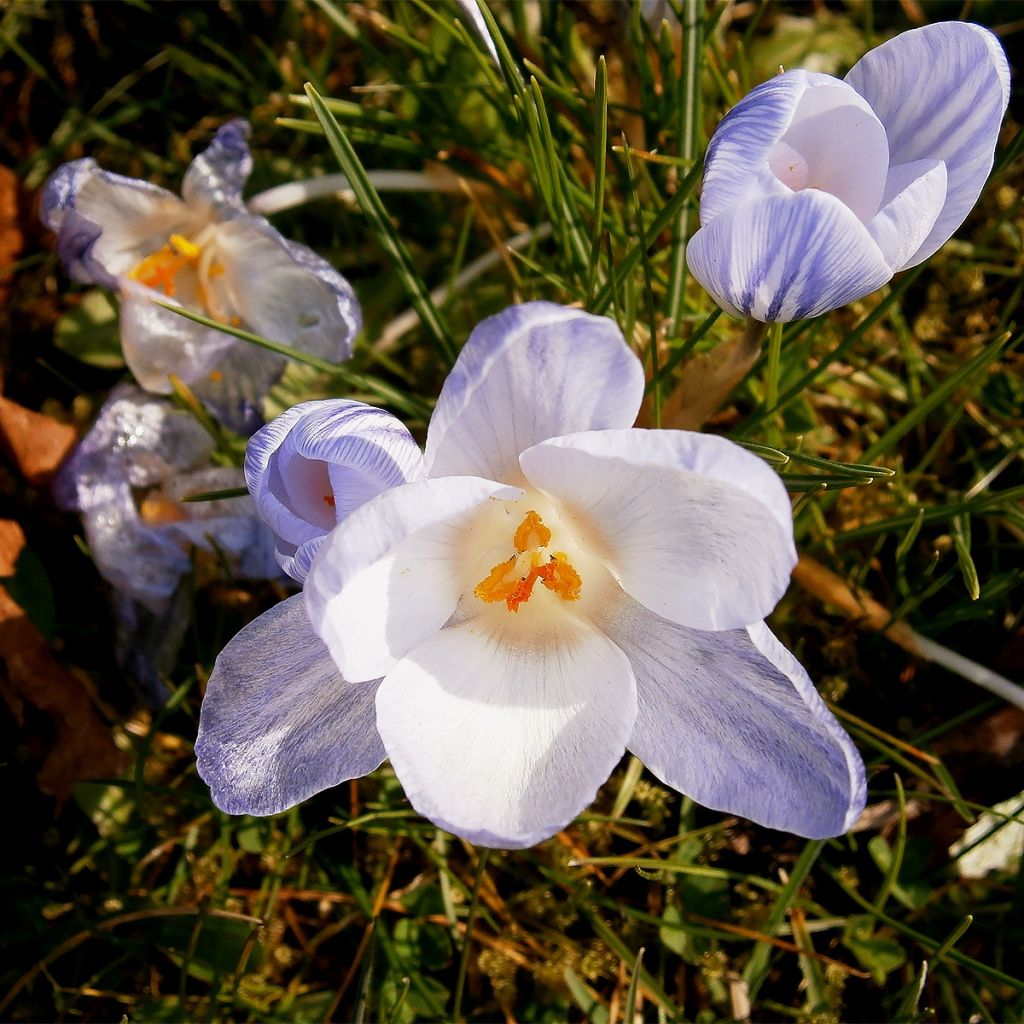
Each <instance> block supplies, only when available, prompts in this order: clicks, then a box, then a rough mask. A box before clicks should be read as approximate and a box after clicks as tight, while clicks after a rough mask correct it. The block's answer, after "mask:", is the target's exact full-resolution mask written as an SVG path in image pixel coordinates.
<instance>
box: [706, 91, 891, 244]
mask: <svg viewBox="0 0 1024 1024" xmlns="http://www.w3.org/2000/svg"><path fill="white" fill-rule="evenodd" d="M888 162H889V158H888V145H887V143H886V138H885V130H884V129H883V128H882V125H881V123H880V122H879V120H878V118H877V117H875V115H874V113H873V112H872V110H871V107H870V106H869V105H868V104H867V103H866V102H865V100H864V99H863V97H861V96H860V95H859V94H858V93H857V92H856V90H854V89H852V88H850V87H849V86H848V85H846V84H845V83H844V82H841V81H839V80H838V79H836V78H833V77H832V76H831V75H821V74H815V73H813V72H808V71H787V72H786V73H785V74H782V75H777V76H776V77H774V78H772V79H770V80H769V81H767V82H765V83H764V84H763V85H759V86H758V87H757V88H755V89H753V90H752V91H751V92H750V93H748V94H747V95H746V96H745V97H744V98H743V99H742V100H740V102H739V103H738V104H737V105H736V106H735V107H733V109H732V110H731V111H729V113H728V114H727V115H726V116H725V118H724V119H723V120H722V122H721V124H720V125H719V126H718V128H717V129H716V131H715V134H714V136H713V137H712V139H711V143H710V145H709V146H708V153H707V157H706V159H705V162H704V181H703V189H702V192H701V201H700V219H701V224H702V225H706V224H708V223H710V222H711V221H712V220H713V219H714V218H715V217H718V216H720V215H721V214H723V213H725V212H726V211H727V210H730V209H732V208H734V207H736V206H738V205H740V204H742V203H745V202H747V201H749V200H751V199H756V198H760V197H763V196H768V195H783V194H788V193H789V192H790V191H797V190H799V189H804V188H817V189H821V190H823V191H826V192H830V193H832V194H833V195H835V196H837V197H838V198H839V199H841V200H842V201H843V202H844V203H845V204H846V205H847V206H848V207H849V208H850V209H851V210H852V211H853V213H854V214H855V215H856V216H857V217H858V218H859V219H861V220H867V219H869V218H870V217H871V216H873V215H874V213H875V212H876V211H877V209H878V206H879V203H880V201H881V198H882V191H883V189H884V188H885V175H886V169H887V167H888Z"/></svg>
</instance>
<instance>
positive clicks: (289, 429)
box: [245, 399, 423, 579]
mask: <svg viewBox="0 0 1024 1024" xmlns="http://www.w3.org/2000/svg"><path fill="white" fill-rule="evenodd" d="M422 461H423V457H422V455H421V453H420V450H419V447H418V446H417V444H416V442H415V441H414V440H413V437H412V435H411V434H410V433H409V431H408V430H407V429H406V428H405V426H404V425H403V424H402V423H401V422H400V421H399V420H398V419H396V418H395V417H394V416H392V415H391V414H390V413H388V412H385V411H384V410H383V409H376V408H374V407H373V406H370V405H366V404H365V403H363V402H355V401H351V400H348V399H329V400H326V401H316V402H304V403H302V404H300V405H296V406H293V407H292V408H291V409H288V410H287V411H286V412H284V413H283V414H282V415H280V416H278V417H277V418H276V419H275V420H273V421H272V422H271V423H269V424H267V426H265V427H263V428H262V429H261V430H260V431H259V432H258V433H256V434H255V435H254V436H253V437H251V438H250V439H249V443H248V446H247V448H246V456H245V475H246V483H247V485H248V487H249V490H250V492H251V493H252V495H253V496H254V497H255V498H256V502H257V506H258V508H259V511H260V515H261V516H262V517H263V518H264V519H265V520H266V522H267V523H268V524H269V525H270V527H271V528H272V529H273V530H274V532H275V533H276V534H278V535H279V537H280V538H281V539H282V540H283V541H284V545H283V546H282V552H281V554H282V557H284V558H285V559H286V560H287V563H288V564H287V566H286V568H287V569H288V571H292V570H296V571H298V570H297V567H296V565H295V561H294V555H295V550H296V548H298V547H300V546H302V545H304V544H306V543H307V542H309V541H313V540H316V539H318V538H322V537H323V536H325V535H326V533H327V532H328V531H329V530H330V529H331V528H332V527H333V526H334V525H335V524H336V523H338V522H340V521H341V520H342V519H344V518H345V517H346V516H348V515H349V514H350V513H352V512H354V511H355V510H356V509H357V508H359V507H360V506H361V505H364V504H365V503H366V502H367V501H369V500H370V498H373V497H376V495H378V494H379V493H380V492H381V491H384V490H386V489H387V488H389V487H395V486H397V485H398V484H402V483H406V482H408V481H409V480H411V479H414V478H416V477H418V476H419V475H420V472H421V465H422ZM282 564H283V565H284V563H282ZM296 578H298V579H301V578H302V577H301V576H299V577H296Z"/></svg>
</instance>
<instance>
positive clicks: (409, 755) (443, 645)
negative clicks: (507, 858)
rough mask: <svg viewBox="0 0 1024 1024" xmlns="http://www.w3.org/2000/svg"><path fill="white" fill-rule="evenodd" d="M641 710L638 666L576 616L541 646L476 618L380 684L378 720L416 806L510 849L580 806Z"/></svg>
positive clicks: (559, 824) (424, 647) (460, 831)
mask: <svg viewBox="0 0 1024 1024" xmlns="http://www.w3.org/2000/svg"><path fill="white" fill-rule="evenodd" d="M635 717H636V689H635V686H634V683H633V675H632V671H631V669H630V667H629V662H628V661H627V660H626V658H625V657H624V656H623V654H622V652H621V651H620V650H619V649H618V648H617V647H616V646H615V645H614V644H613V643H611V642H610V641H609V640H608V639H607V638H606V637H605V636H604V635H603V634H602V633H600V632H599V631H597V630H596V629H594V627H593V626H591V625H590V624H589V623H588V622H587V621H586V620H585V619H582V618H580V617H574V616H565V617H564V618H563V619H562V620H561V622H560V628H559V629H558V631H557V632H553V633H552V634H551V635H548V636H537V637H536V638H535V639H534V642H533V643H517V642H515V641H513V640H510V639H509V638H507V637H505V636H503V635H502V634H501V633H500V632H489V631H487V630H481V629H478V628H477V625H476V624H475V623H474V622H468V623H464V624H463V625H461V626H455V627H452V628H449V629H445V630H443V631H442V632H440V633H437V634H435V635H434V636H433V637H431V638H430V639H429V640H427V641H425V642H424V643H423V644H421V645H419V646H418V647H416V648H415V649H414V650H413V651H411V652H410V653H409V654H408V655H407V656H406V657H405V658H404V659H403V660H402V661H400V662H399V663H398V664H397V665H395V667H394V668H393V669H391V671H390V672H388V674H387V676H386V677H385V679H384V681H383V682H382V683H381V686H380V689H379V690H378V691H377V727H378V729H379V730H380V734H381V737H382V739H383V740H384V746H385V748H386V750H387V752H388V757H390V758H391V763H392V765H393V766H394V769H395V773H396V774H397V775H398V778H399V780H400V781H401V783H402V785H403V786H404V787H405V792H406V795H407V796H408V797H409V800H410V801H411V802H412V805H413V807H415V808H416V810H417V811H419V812H420V814H423V815H424V816H425V817H427V818H430V820H431V821H433V822H435V823H436V824H437V825H440V826H441V827H442V828H445V829H447V830H448V831H450V832H454V833H456V834H457V835H460V836H463V837H464V838H466V839H469V840H470V841H471V842H474V843H479V844H481V845H483V846H497V847H502V848H516V847H523V846H531V845H532V844H534V843H538V842H540V841H541V840H543V839H546V838H547V837H548V836H550V835H553V834H554V833H555V832H557V831H559V830H560V829H562V828H564V827H565V826H566V825H567V824H568V823H569V822H570V821H571V820H572V819H573V818H574V817H575V816H576V815H577V814H579V812H580V811H581V810H583V809H584V808H585V807H586V806H587V805H588V804H589V803H590V802H591V801H592V800H593V799H594V795H595V793H596V792H597V789H598V787H599V786H600V785H601V784H602V783H603V782H604V781H605V779H606V778H607V777H608V775H609V773H610V772H611V770H612V769H613V768H614V767H615V765H616V764H617V763H618V761H619V758H620V757H621V756H622V754H623V751H624V749H625V745H626V740H627V739H628V737H629V735H630V732H631V731H632V726H633V721H634V719H635Z"/></svg>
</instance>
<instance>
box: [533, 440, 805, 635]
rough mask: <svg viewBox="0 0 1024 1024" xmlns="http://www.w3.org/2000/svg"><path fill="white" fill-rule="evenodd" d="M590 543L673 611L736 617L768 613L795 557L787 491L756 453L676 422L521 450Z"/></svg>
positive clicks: (716, 625) (724, 625) (684, 619)
mask: <svg viewBox="0 0 1024 1024" xmlns="http://www.w3.org/2000/svg"><path fill="white" fill-rule="evenodd" d="M521 463H522V467H523V472H524V473H525V475H526V477H527V479H528V480H529V481H530V483H531V484H533V485H534V486H535V487H537V488H539V489H540V490H542V491H543V492H544V493H545V494H546V495H548V496H549V497H550V498H552V499H553V500H554V501H556V502H557V503H558V507H559V512H560V515H561V516H562V519H563V521H565V522H566V523H567V524H571V526H572V528H574V530H575V531H576V533H577V538H578V541H577V542H578V543H579V544H580V546H581V547H583V548H584V549H585V550H587V551H588V552H589V553H591V554H593V555H594V556H595V557H597V558H599V559H600V560H601V561H602V562H603V563H604V565H605V566H607V568H608V569H609V570H610V571H611V573H612V574H613V576H614V577H615V578H616V579H617V580H618V581H619V584H620V585H621V586H622V588H623V589H624V590H625V591H626V592H627V593H629V594H630V595H632V596H633V597H634V598H636V599H637V600H638V601H640V602H641V603H642V604H644V605H645V606H647V607H648V608H650V609H651V610H652V611H655V612H657V613H658V614H659V615H663V616H665V617H667V618H669V619H671V620H672V621H674V622H680V623H685V624H686V625H688V626H691V627H694V628H697V629H712V630H715V629H733V628H736V627H738V626H745V625H748V624H749V623H751V622H756V621H757V620H759V619H761V618H763V617H764V616H765V615H767V614H768V613H769V612H770V611H771V610H772V608H774V607H775V605H776V604H777V603H778V601H779V598H781V597H782V595H783V594H784V593H785V591H786V587H787V586H788V584H789V577H790V573H791V572H792V570H793V566H794V565H795V564H796V550H795V548H794V545H793V526H792V516H791V512H790V506H789V500H788V498H787V496H786V492H785V489H784V488H783V485H782V482H781V480H780V479H779V477H778V476H777V475H776V474H775V473H774V472H773V471H772V470H771V469H770V468H769V467H768V466H767V465H766V464H765V463H764V462H763V461H762V460H761V459H759V458H757V456H755V455H751V454H750V453H749V452H746V451H744V450H743V449H742V448H739V446H737V445H734V444H732V443H731V442H729V441H725V440H724V439H720V438H713V437H709V436H703V435H700V434H692V433H689V432H686V431H677V430H650V431H648V430H605V431H590V432H587V433H583V434H570V435H568V436H566V437H560V438H553V439H552V440H550V441H545V442H543V443H542V444H539V445H536V446H534V447H533V448H530V449H528V450H527V451H525V452H523V454H522V456H521Z"/></svg>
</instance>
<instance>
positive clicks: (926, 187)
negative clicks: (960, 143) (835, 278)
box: [867, 160, 946, 273]
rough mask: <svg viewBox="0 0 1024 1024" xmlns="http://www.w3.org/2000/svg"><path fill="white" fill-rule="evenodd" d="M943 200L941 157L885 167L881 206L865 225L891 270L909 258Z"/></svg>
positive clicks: (907, 261) (930, 225)
mask: <svg viewBox="0 0 1024 1024" xmlns="http://www.w3.org/2000/svg"><path fill="white" fill-rule="evenodd" d="M945 202H946V165H945V164H944V163H943V162H942V161H941V160H915V161H914V162H913V163H911V164H897V165H896V166H895V167H891V168H890V169H889V180H888V182H887V183H886V187H885V198H884V199H883V200H882V208H881V209H880V210H879V211H878V213H877V214H876V215H875V216H874V217H873V218H872V220H871V221H870V222H869V223H868V226H867V227H868V233H869V234H870V235H871V237H872V238H873V239H874V240H875V244H876V245H877V246H878V248H879V249H881V251H882V256H883V257H884V258H885V261H886V263H888V264H889V266H890V267H891V268H892V271H893V273H895V272H896V271H898V270H902V269H903V268H904V267H905V266H906V265H907V264H908V263H909V262H910V261H911V259H913V257H914V254H915V253H916V252H917V251H918V249H920V248H921V246H922V244H923V243H924V240H925V239H926V238H927V237H928V235H929V234H930V233H931V230H932V227H933V225H934V224H935V221H936V219H937V218H938V217H939V215H940V214H941V213H942V208H943V206H944V205H945Z"/></svg>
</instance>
